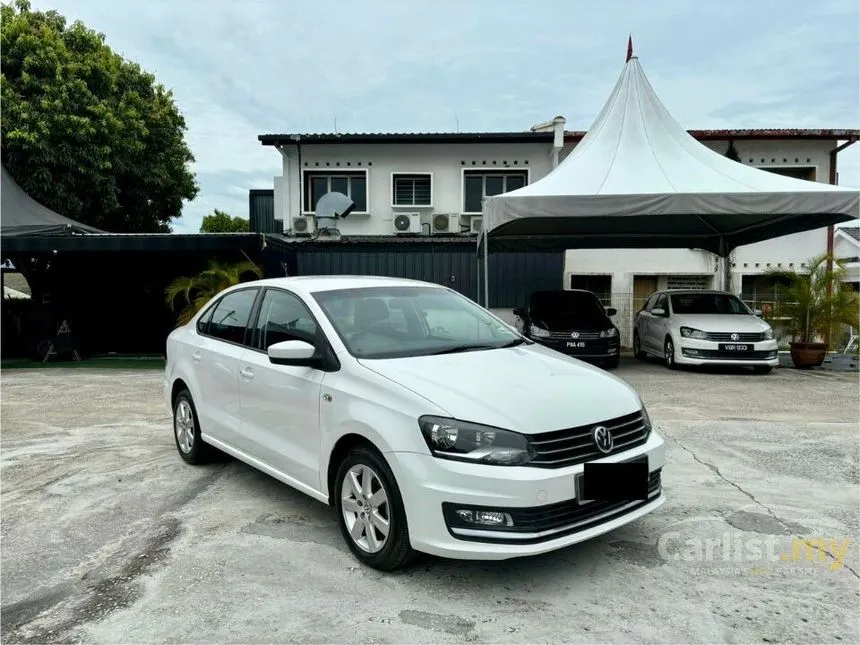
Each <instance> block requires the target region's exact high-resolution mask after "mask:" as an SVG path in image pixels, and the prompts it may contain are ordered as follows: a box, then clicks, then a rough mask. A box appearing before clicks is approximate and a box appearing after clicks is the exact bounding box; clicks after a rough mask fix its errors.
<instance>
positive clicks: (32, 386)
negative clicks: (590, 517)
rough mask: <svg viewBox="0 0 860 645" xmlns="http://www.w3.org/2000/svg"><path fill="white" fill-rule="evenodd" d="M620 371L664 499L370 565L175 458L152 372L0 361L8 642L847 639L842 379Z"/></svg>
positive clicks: (641, 367) (0, 611)
mask: <svg viewBox="0 0 860 645" xmlns="http://www.w3.org/2000/svg"><path fill="white" fill-rule="evenodd" d="M616 374H617V375H618V376H620V377H621V378H623V379H625V380H627V381H628V382H630V383H631V384H632V385H633V386H634V387H635V388H636V389H637V390H638V391H639V392H640V394H641V395H642V397H643V399H644V400H645V402H646V404H647V405H648V408H649V411H650V413H651V416H652V418H653V419H654V421H655V423H656V424H657V426H658V428H659V429H660V431H661V432H662V434H663V435H664V437H665V438H666V440H667V464H666V467H665V469H664V487H665V491H666V494H667V502H666V504H665V505H664V506H663V507H662V508H661V509H659V510H658V511H656V512H655V513H653V514H651V515H649V516H646V517H645V518H642V519H640V520H639V521H637V522H634V523H632V524H629V525H627V526H625V527H622V528H620V529H618V530H616V531H614V532H612V533H609V534H606V535H604V536H601V537H599V538H596V539H594V540H591V541H589V542H585V543H582V544H579V545H575V546H573V547H571V548H568V549H565V550H563V551H558V552H555V553H552V554H548V555H546V556H540V557H537V558H530V559H519V560H509V561H505V562H495V563H493V562H489V563H488V562H474V563H463V562H454V561H445V560H439V559H435V558H424V559H422V560H420V561H419V562H418V563H417V564H416V565H414V566H412V567H411V568H409V569H407V570H406V571H403V572H400V573H396V574H389V575H385V574H381V573H379V572H376V571H372V570H369V569H365V568H363V567H361V566H360V565H359V564H358V563H357V562H356V561H355V560H354V559H353V558H352V557H351V555H350V554H349V552H348V550H347V549H346V546H345V545H344V544H343V542H342V539H341V537H340V534H339V532H338V530H337V526H336V523H335V518H334V515H333V513H332V511H330V510H329V509H328V508H326V507H325V506H323V505H321V504H319V503H318V502H316V501H314V500H312V499H310V498H308V497H305V496H303V495H302V494H300V493H298V492H296V491H293V490H292V489H290V488H288V487H286V486H284V485H282V484H280V483H279V482H277V481H275V480H273V479H272V478H269V477H267V476H265V475H263V474H261V473H258V472H256V471H254V470H252V469H251V468H249V467H248V466H245V465H243V464H241V463H239V462H236V461H233V460H225V461H224V462H223V463H218V464H213V465H211V466H206V467H201V468H194V467H190V466H187V465H185V464H184V462H182V461H181V460H180V459H179V457H178V455H177V454H176V450H175V447H174V444H173V439H172V435H171V427H170V419H169V415H168V412H167V411H166V410H165V409H164V406H163V403H162V401H161V391H160V384H159V378H160V374H159V373H158V372H151V371H146V370H144V371H138V372H132V371H115V370H101V371H91V370H83V369H74V370H63V369H39V370H31V371H18V370H15V371H8V370H7V371H4V372H3V373H2V383H0V385H2V437H0V458H2V472H0V475H2V518H0V520H1V521H0V537H2V544H0V551H2V562H0V564H2V569H0V574H2V575H0V592H2V606H0V623H2V641H3V642H4V643H24V642H31V643H36V642H39V643H42V642H87V643H115V642H165V641H170V642H195V643H209V642H284V643H323V642H344V643H423V642H440V643H462V642H511V643H544V642H546V643H549V642H559V641H564V642H582V643H595V642H618V641H622V642H689V643H706V642H737V643H740V642H744V643H745V642H835V641H843V642H860V618H858V616H860V613H858V612H857V611H856V610H857V607H858V605H859V604H860V590H858V589H860V588H858V573H857V572H858V571H860V566H859V565H858V555H860V550H859V549H858V545H860V505H858V501H860V474H858V464H860V455H858V452H860V441H858V439H860V426H858V409H860V388H858V385H860V381H858V375H856V374H845V373H841V374H840V373H831V374H823V373H821V372H818V373H804V372H799V371H795V370H789V369H780V370H777V371H775V372H774V373H773V374H771V375H768V376H764V377H762V376H756V375H752V374H747V373H743V372H737V371H708V372H695V371H694V372H687V371H681V372H671V371H668V370H666V369H665V368H663V367H662V366H661V365H659V364H642V363H638V362H633V361H632V360H628V361H625V362H623V363H622V366H621V368H620V369H619V370H618V371H617V372H616Z"/></svg>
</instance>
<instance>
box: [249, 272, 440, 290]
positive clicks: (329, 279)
mask: <svg viewBox="0 0 860 645" xmlns="http://www.w3.org/2000/svg"><path fill="white" fill-rule="evenodd" d="M236 286H242V287H250V286H260V287H281V288H283V289H289V290H290V291H295V292H302V293H305V294H308V293H312V292H315V291H333V290H335V289H360V288H362V287H430V288H437V289H445V288H446V287H444V286H442V285H438V284H434V283H432V282H424V281H423V280H411V279H409V278H390V277H387V276H375V275H302V276H289V277H283V278H263V279H262V280H253V281H249V282H243V283H242V284H241V285H236Z"/></svg>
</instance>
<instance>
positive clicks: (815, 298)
mask: <svg viewBox="0 0 860 645" xmlns="http://www.w3.org/2000/svg"><path fill="white" fill-rule="evenodd" d="M827 258H828V256H827V255H826V254H822V255H818V256H816V257H814V258H812V259H811V260H809V261H808V262H807V263H806V271H805V272H799V271H796V270H794V269H771V270H770V271H767V272H765V275H767V276H771V277H774V278H776V279H777V280H778V283H777V287H776V289H777V292H778V294H779V304H778V306H777V307H776V309H775V311H774V312H773V314H772V320H773V322H775V323H778V324H781V325H782V326H783V327H784V328H785V330H786V332H787V333H788V334H789V335H790V336H791V337H792V338H793V339H794V341H795V342H800V343H812V342H816V341H817V339H819V338H821V339H827V338H837V337H838V335H839V332H840V327H842V326H843V325H848V326H851V327H855V328H856V327H858V326H860V300H858V294H857V292H856V291H854V290H853V289H852V288H851V287H850V285H848V284H846V283H845V282H844V280H845V276H846V270H845V267H844V266H843V265H842V263H841V262H839V261H838V260H836V259H833V258H832V257H831V262H830V264H831V268H828V262H827Z"/></svg>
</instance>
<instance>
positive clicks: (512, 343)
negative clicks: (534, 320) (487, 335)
mask: <svg viewBox="0 0 860 645" xmlns="http://www.w3.org/2000/svg"><path fill="white" fill-rule="evenodd" d="M532 343H533V341H530V340H526V339H525V338H514V339H513V340H512V341H509V342H507V343H505V344H504V345H496V347H498V348H499V349H504V348H506V347H516V346H517V345H531V344H532Z"/></svg>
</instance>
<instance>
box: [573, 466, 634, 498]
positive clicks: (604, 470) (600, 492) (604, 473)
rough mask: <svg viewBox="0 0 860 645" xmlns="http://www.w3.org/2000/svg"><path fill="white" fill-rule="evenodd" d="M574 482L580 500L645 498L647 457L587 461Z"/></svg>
mask: <svg viewBox="0 0 860 645" xmlns="http://www.w3.org/2000/svg"><path fill="white" fill-rule="evenodd" d="M577 484H578V485H577V497H578V499H579V502H580V503H584V502H624V501H634V500H646V499H648V457H642V458H640V459H636V460H632V461H625V462H621V463H614V464H604V463H586V464H585V466H584V469H583V472H582V474H581V475H579V477H578V478H577Z"/></svg>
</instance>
